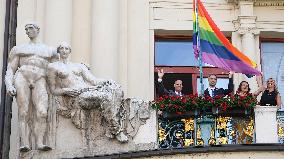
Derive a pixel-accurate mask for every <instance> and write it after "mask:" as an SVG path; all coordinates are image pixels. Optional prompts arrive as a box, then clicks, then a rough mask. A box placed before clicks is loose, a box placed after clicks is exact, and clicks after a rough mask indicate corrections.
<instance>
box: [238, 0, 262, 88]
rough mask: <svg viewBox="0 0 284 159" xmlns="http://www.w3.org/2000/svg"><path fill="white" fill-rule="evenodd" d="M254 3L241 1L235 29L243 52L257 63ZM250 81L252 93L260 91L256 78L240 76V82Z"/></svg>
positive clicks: (257, 32)
mask: <svg viewBox="0 0 284 159" xmlns="http://www.w3.org/2000/svg"><path fill="white" fill-rule="evenodd" d="M253 3H254V2H253V1H252V0H240V1H239V11H240V14H239V16H238V19H237V20H236V21H234V25H235V29H236V31H237V32H238V33H239V35H240V37H241V49H240V50H241V51H242V52H243V53H244V54H245V55H246V56H247V57H249V58H250V59H251V60H253V61H254V62H256V63H257V61H258V59H259V57H257V56H258V54H257V52H256V51H257V50H256V46H258V44H257V43H256V42H258V40H256V38H258V35H259V30H258V29H257V26H256V18H257V17H256V16H254V14H253ZM243 80H245V81H248V82H249V84H250V88H251V89H252V92H253V91H255V90H257V89H258V86H257V82H256V78H255V77H253V78H247V77H246V76H245V75H240V76H239V82H240V81H243Z"/></svg>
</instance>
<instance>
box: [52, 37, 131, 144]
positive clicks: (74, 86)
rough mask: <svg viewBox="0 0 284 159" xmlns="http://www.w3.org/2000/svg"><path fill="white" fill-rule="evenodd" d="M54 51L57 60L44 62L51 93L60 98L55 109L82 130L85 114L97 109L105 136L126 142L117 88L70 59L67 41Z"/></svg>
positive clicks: (120, 98)
mask: <svg viewBox="0 0 284 159" xmlns="http://www.w3.org/2000/svg"><path fill="white" fill-rule="evenodd" d="M57 52H58V53H59V59H60V60H59V61H57V62H53V63H50V64H49V65H48V77H49V78H48V79H49V82H50V88H51V92H52V93H53V95H55V96H60V97H61V102H62V103H60V104H59V106H60V107H59V108H58V111H59V112H60V113H61V114H62V115H65V116H67V117H70V118H71V119H72V122H73V123H74V124H75V126H76V127H77V128H83V129H85V128H86V126H84V124H86V123H85V120H86V113H88V112H90V111H91V110H92V109H100V111H101V112H102V113H101V114H102V117H103V118H104V121H105V123H106V126H107V129H106V136H107V137H109V138H114V137H116V139H117V140H118V141H120V142H126V141H127V140H128V138H127V136H126V135H125V134H124V132H123V131H122V130H123V119H124V117H123V115H121V114H124V113H123V111H124V110H123V107H122V106H121V104H122V98H123V91H122V90H121V87H120V86H119V85H118V84H117V83H116V82H114V81H112V80H104V79H98V78H95V77H94V76H93V75H92V73H91V72H90V71H89V69H88V68H87V67H86V66H85V65H84V64H78V63H72V62H70V61H69V60H68V56H69V54H70V53H71V47H70V46H69V45H68V44H67V43H65V42H63V43H61V44H60V45H59V46H58V48H57Z"/></svg>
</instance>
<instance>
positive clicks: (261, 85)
mask: <svg viewBox="0 0 284 159" xmlns="http://www.w3.org/2000/svg"><path fill="white" fill-rule="evenodd" d="M256 82H257V85H258V90H256V91H255V92H254V93H253V95H254V96H258V95H259V94H260V93H262V92H263V91H264V90H265V86H264V85H263V82H262V76H256Z"/></svg>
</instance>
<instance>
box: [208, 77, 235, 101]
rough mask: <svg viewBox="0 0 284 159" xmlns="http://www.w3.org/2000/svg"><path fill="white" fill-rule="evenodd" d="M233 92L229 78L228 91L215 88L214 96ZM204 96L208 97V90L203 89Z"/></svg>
mask: <svg viewBox="0 0 284 159" xmlns="http://www.w3.org/2000/svg"><path fill="white" fill-rule="evenodd" d="M233 90H234V84H233V78H229V84H228V89H223V88H215V90H214V96H216V95H228V94H229V93H231V92H233ZM204 95H208V96H210V93H209V90H208V88H207V89H205V91H204ZM214 96H213V97H214Z"/></svg>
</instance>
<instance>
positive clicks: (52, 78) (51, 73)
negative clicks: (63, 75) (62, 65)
mask: <svg viewBox="0 0 284 159" xmlns="http://www.w3.org/2000/svg"><path fill="white" fill-rule="evenodd" d="M47 76H48V83H49V88H50V90H51V93H52V94H53V95H56V96H59V95H63V90H62V89H61V88H58V87H57V85H56V77H57V71H56V69H55V68H54V67H53V66H52V64H49V65H48V67H47Z"/></svg>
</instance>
